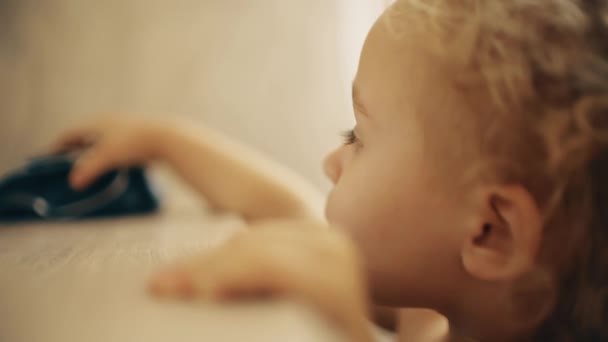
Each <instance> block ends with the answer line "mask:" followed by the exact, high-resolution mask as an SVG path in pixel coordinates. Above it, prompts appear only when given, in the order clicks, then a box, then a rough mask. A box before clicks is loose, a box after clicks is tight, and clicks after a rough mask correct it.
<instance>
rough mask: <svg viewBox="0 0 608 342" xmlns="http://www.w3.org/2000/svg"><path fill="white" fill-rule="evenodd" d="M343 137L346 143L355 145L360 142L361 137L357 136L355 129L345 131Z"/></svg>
mask: <svg viewBox="0 0 608 342" xmlns="http://www.w3.org/2000/svg"><path fill="white" fill-rule="evenodd" d="M342 137H343V138H344V145H353V144H356V143H358V142H359V138H357V135H356V134H355V130H354V129H349V130H348V131H345V132H344V133H342Z"/></svg>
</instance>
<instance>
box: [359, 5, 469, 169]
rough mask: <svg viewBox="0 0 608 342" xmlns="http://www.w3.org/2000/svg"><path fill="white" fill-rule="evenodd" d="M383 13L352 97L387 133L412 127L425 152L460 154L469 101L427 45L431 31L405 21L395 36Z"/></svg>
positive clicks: (450, 70) (442, 57)
mask: <svg viewBox="0 0 608 342" xmlns="http://www.w3.org/2000/svg"><path fill="white" fill-rule="evenodd" d="M388 15H390V12H385V14H383V16H382V17H380V18H379V19H378V21H377V22H376V23H375V24H374V26H373V27H372V29H371V31H370V33H369V35H368V37H367V39H366V41H365V44H364V47H363V51H362V53H361V59H360V63H359V69H358V72H357V77H356V80H355V84H356V87H357V96H358V97H359V98H360V100H361V102H362V103H363V105H364V106H365V108H366V109H367V111H368V112H369V116H370V117H372V118H374V119H375V121H376V122H379V123H380V124H381V125H384V126H385V127H387V129H392V130H396V129H401V130H403V129H408V130H410V131H411V130H412V129H414V130H416V131H417V132H415V133H417V135H420V137H421V139H422V144H423V145H424V147H425V149H426V151H427V152H428V151H429V150H430V151H432V152H433V154H435V155H440V156H442V157H441V158H444V157H443V156H446V155H447V154H449V155H452V156H461V155H462V154H463V153H465V146H463V145H465V144H464V143H461V141H460V140H461V139H459V138H460V137H462V136H468V135H469V133H470V132H469V131H470V130H472V129H473V127H474V125H472V123H473V122H472V121H471V120H474V117H475V116H474V115H472V111H473V110H472V109H473V108H472V106H471V103H470V101H469V98H468V97H465V96H463V93H464V92H463V90H461V89H459V88H457V86H456V82H455V69H454V66H453V65H454V64H453V63H451V61H450V59H449V56H447V55H442V54H440V53H438V52H437V50H436V49H434V48H431V47H429V46H430V45H432V44H431V43H430V42H431V41H433V40H435V39H436V37H434V36H433V33H431V31H430V30H425V29H424V26H421V25H420V24H419V23H415V24H414V23H412V24H411V29H409V28H408V22H407V21H406V22H405V23H401V29H402V32H401V33H400V34H395V33H394V32H393V31H392V30H391V29H390V27H389V23H390V21H389V20H387V16H388ZM404 20H411V19H404ZM412 126H416V127H412ZM467 154H468V152H467ZM449 158H451V157H445V158H444V159H446V160H445V161H447V159H449ZM455 158H456V157H455Z"/></svg>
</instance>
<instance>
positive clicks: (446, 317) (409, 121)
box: [55, 18, 542, 341]
mask: <svg viewBox="0 0 608 342" xmlns="http://www.w3.org/2000/svg"><path fill="white" fill-rule="evenodd" d="M428 38H429V37H427V36H425V35H424V33H421V32H419V33H417V34H412V35H410V36H407V37H402V38H400V39H395V38H394V37H393V36H392V35H391V33H390V32H389V30H388V29H387V28H386V26H385V23H384V21H383V20H382V18H381V19H380V20H379V21H378V22H377V23H376V25H374V27H373V28H372V30H371V32H370V34H369V36H368V38H367V40H366V43H365V47H364V49H363V52H362V55H361V60H360V66H359V70H358V73H357V76H356V79H355V82H354V92H353V93H354V99H353V100H354V101H353V102H354V109H355V110H354V112H355V117H356V121H357V125H356V127H355V129H354V132H353V134H352V135H351V136H350V138H349V141H348V143H347V144H345V145H344V146H341V147H340V148H338V149H337V150H336V151H334V152H332V153H331V154H330V155H329V156H328V157H327V160H326V162H325V165H324V168H325V171H326V173H327V175H328V177H329V178H330V179H331V180H332V182H333V183H334V185H335V186H334V189H333V190H332V191H331V193H330V195H329V198H328V201H327V207H326V210H325V214H326V218H327V222H328V223H329V226H330V228H331V229H326V227H327V223H322V221H321V220H319V219H318V216H319V213H318V212H317V211H316V209H315V205H316V203H319V201H320V199H319V198H318V195H316V194H315V192H314V191H313V190H310V189H311V187H309V186H308V185H306V183H305V182H303V181H301V180H299V179H298V177H297V176H294V175H293V174H291V173H290V172H289V171H287V170H285V169H284V168H282V167H281V166H279V165H278V164H276V163H273V162H271V161H269V160H268V159H266V158H264V157H262V156H261V155H259V154H257V153H255V152H254V151H251V150H249V149H247V148H245V147H243V146H240V145H238V144H236V143H234V142H232V141H230V140H229V139H227V138H225V137H223V136H222V135H220V134H219V133H217V132H213V131H211V130H209V129H203V131H202V133H195V132H194V131H192V130H191V129H186V128H183V127H184V126H180V125H179V124H173V125H166V124H162V123H158V122H143V121H139V120H135V119H132V120H131V119H129V120H126V121H125V120H124V119H120V120H118V119H116V120H112V119H109V120H103V121H102V122H98V123H93V124H90V125H86V126H83V127H78V128H76V129H74V130H71V131H70V132H67V133H66V134H64V135H63V136H62V137H61V138H60V139H59V140H58V142H57V143H56V145H55V149H56V150H59V149H64V148H66V147H73V146H75V145H83V144H88V143H92V147H91V149H89V152H88V154H87V155H85V156H84V157H83V158H82V159H81V161H80V162H79V163H78V166H77V167H76V168H75V170H74V171H73V173H72V175H71V182H72V185H73V186H74V187H76V188H83V187H86V185H87V184H88V183H90V182H91V181H92V180H93V179H94V178H95V177H97V176H98V175H100V174H101V173H103V171H106V170H108V169H111V168H115V167H121V166H128V165H134V164H140V163H145V162H148V161H151V160H163V161H166V162H168V163H169V165H171V166H172V167H173V168H174V169H175V170H176V172H177V173H178V174H180V175H181V176H182V177H183V178H184V179H185V180H187V181H188V182H189V184H190V185H191V186H192V187H193V188H195V189H196V190H198V191H199V192H200V193H201V194H202V195H204V196H205V197H206V198H207V200H208V201H209V202H210V203H211V204H212V205H214V206H216V207H218V208H220V209H225V210H231V211H237V212H240V213H242V214H243V215H244V217H245V218H246V219H247V220H248V221H249V222H251V223H252V229H251V230H250V231H249V232H247V233H244V234H240V235H238V236H236V237H235V238H234V240H232V241H231V242H229V243H228V244H226V245H224V246H221V247H219V248H217V249H215V250H213V251H211V252H208V253H205V254H204V255H201V256H199V257H197V258H194V259H193V260H188V261H185V262H183V263H181V264H180V265H178V266H176V267H174V268H172V269H169V270H167V271H166V272H162V273H161V274H159V275H158V276H157V277H155V278H154V279H153V280H152V285H151V287H152V289H153V290H154V292H155V293H157V294H159V295H164V296H170V297H188V298H190V297H201V298H211V299H226V298H228V299H234V298H235V297H237V298H240V297H248V296H252V295H253V296H259V295H278V296H284V295H288V296H295V297H299V298H302V299H304V300H306V301H308V302H310V303H311V304H312V305H313V306H315V307H317V308H319V309H320V310H321V312H323V313H325V314H326V315H327V316H328V317H329V318H330V319H332V320H333V321H335V322H336V323H337V324H338V325H339V326H340V327H341V328H342V329H343V330H344V331H345V332H346V333H347V334H348V335H349V336H350V339H351V340H355V341H367V340H371V334H370V331H369V330H368V327H367V326H366V324H365V323H364V322H365V317H367V316H368V311H370V310H369V309H368V307H371V308H372V309H371V311H372V313H373V314H374V316H375V318H376V319H377V320H378V322H379V323H381V324H383V325H385V326H394V327H398V328H399V337H400V340H402V341H469V340H479V341H484V340H487V341H503V340H504V341H509V340H518V341H520V340H523V339H524V338H525V337H526V335H527V334H528V333H529V332H530V330H531V329H533V328H534V326H535V324H536V323H537V322H536V321H533V320H529V319H521V320H520V319H517V318H518V317H515V316H514V315H513V314H511V313H508V312H505V310H504V309H503V308H504V307H505V306H506V305H507V304H508V303H510V302H509V299H508V298H509V297H508V294H509V291H510V290H511V288H512V286H513V284H515V282H516V281H517V280H518V279H519V278H521V277H522V276H524V275H525V274H527V273H528V272H529V271H531V270H532V269H533V267H534V266H535V259H536V257H537V253H538V250H539V248H540V240H541V239H540V238H541V235H542V224H541V220H540V217H541V216H540V212H539V209H538V208H537V206H536V203H535V202H534V200H533V198H532V196H531V195H530V194H529V193H528V191H527V190H526V189H525V188H524V187H522V186H520V185H518V184H473V185H469V186H468V187H467V188H458V189H459V191H456V190H455V189H456V188H457V187H453V188H452V187H449V186H445V184H447V183H449V182H457V180H458V177H459V175H461V174H462V173H463V172H464V168H462V166H460V165H453V168H451V169H450V170H445V168H443V167H442V168H440V167H438V165H440V164H437V162H436V161H437V160H438V156H437V155H436V153H437V152H436V151H434V150H433V148H431V147H430V146H429V145H428V144H427V140H428V138H429V135H430V134H435V133H436V132H445V131H446V130H445V127H439V126H436V127H431V126H430V124H429V122H434V123H437V122H441V120H438V119H437V118H438V117H426V119H429V118H430V119H431V120H426V119H425V117H424V116H441V115H444V112H445V111H446V110H448V109H450V110H453V109H454V108H456V107H457V106H463V104H460V103H459V101H458V93H457V92H456V91H455V90H454V89H452V88H450V87H449V79H447V78H446V76H445V73H444V71H445V70H447V65H446V62H445V61H444V60H442V59H440V58H438V57H437V56H435V55H433V54H431V53H430V52H429V51H426V50H425V41H426V39H428ZM443 66H445V67H446V69H444V68H443ZM459 109H461V110H462V111H465V110H466V108H464V107H461V108H459ZM439 118H440V117H439ZM130 120H131V121H130ZM91 136H94V139H93V140H92V141H90V139H89V138H90V137H91ZM437 139H445V142H444V144H454V142H453V141H450V140H449V137H448V136H445V135H441V136H438V137H437ZM449 146H450V145H446V150H449ZM442 150H444V149H442ZM192 156H196V158H193V157H192ZM210 165H212V166H210ZM446 171H450V172H446ZM236 179H238V183H239V186H238V187H236V186H234V183H235V182H234V180H236ZM463 189H465V190H463ZM260 198H263V199H264V200H263V201H261V200H260ZM260 203H263V205H261V204H260ZM277 218H280V219H287V220H280V221H276V219H277ZM269 220H270V221H269ZM334 228H335V229H334ZM272 246H274V247H272ZM270 247H271V248H270ZM320 256H322V264H323V267H322V268H320V267H319V264H321V262H320V259H319V258H320ZM269 275H270V276H269ZM310 279H314V281H311V280H310ZM370 304H371V305H370ZM419 308H428V309H430V310H423V309H419ZM398 310H400V311H398ZM438 312H440V313H441V315H440V314H439V313H438ZM397 316H400V318H401V319H398V318H397ZM520 318H521V317H520Z"/></svg>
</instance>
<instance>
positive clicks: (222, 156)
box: [158, 125, 323, 220]
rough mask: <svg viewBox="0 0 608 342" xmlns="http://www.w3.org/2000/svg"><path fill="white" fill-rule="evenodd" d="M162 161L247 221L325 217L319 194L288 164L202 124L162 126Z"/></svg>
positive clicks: (215, 202)
mask: <svg viewBox="0 0 608 342" xmlns="http://www.w3.org/2000/svg"><path fill="white" fill-rule="evenodd" d="M158 143H159V145H160V147H159V154H160V157H161V159H163V160H165V161H167V162H168V163H169V164H170V165H171V166H172V167H173V169H174V170H175V171H176V172H177V173H178V174H179V175H180V176H181V177H182V178H183V179H184V180H186V182H188V183H189V184H190V185H191V186H192V187H193V188H194V189H196V190H197V191H198V192H200V193H201V194H202V195H203V196H205V197H206V198H207V199H208V200H209V202H210V204H211V205H212V206H214V207H216V208H218V209H222V210H229V211H235V212H238V213H240V214H242V215H243V216H244V217H245V219H247V220H259V219H267V218H279V217H281V218H283V217H285V218H286V217H293V218H296V217H315V218H318V217H320V216H321V213H320V209H319V208H320V206H321V205H322V200H323V199H322V196H321V194H320V193H319V192H318V191H317V190H316V189H314V188H313V187H312V186H311V185H310V184H308V183H307V182H306V181H304V180H303V179H302V178H300V177H298V176H297V175H296V174H295V173H293V172H291V171H290V170H288V169H286V168H285V167H283V166H281V165H279V164H278V163H276V162H273V161H272V160H270V159H269V158H266V157H265V156H263V155H261V154H260V153H258V152H256V151H254V150H252V149H250V148H247V147H245V146H243V145H241V144H238V143H236V142H234V141H232V140H230V139H228V138H227V137H225V136H224V135H222V134H220V133H218V132H216V131H213V130H211V129H208V128H204V127H197V128H196V129H192V128H190V127H185V125H182V126H180V127H177V128H176V129H172V130H164V133H163V135H162V138H160V140H159V141H158Z"/></svg>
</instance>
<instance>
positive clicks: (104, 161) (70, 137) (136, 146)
mask: <svg viewBox="0 0 608 342" xmlns="http://www.w3.org/2000/svg"><path fill="white" fill-rule="evenodd" d="M161 135H162V125H161V124H159V123H157V122H151V121H144V120H136V119H128V118H118V117H115V118H113V119H104V120H99V121H95V122H91V123H89V124H86V125H82V126H77V127H73V128H72V129H70V130H68V131H66V132H64V133H63V134H61V135H60V136H59V137H58V138H57V139H56V141H55V142H54V143H53V144H52V147H51V152H52V153H59V152H62V151H66V150H71V149H75V148H83V147H87V150H86V152H85V153H84V154H83V155H82V156H81V157H80V159H79V160H78V161H77V162H76V165H75V167H74V169H73V170H72V172H71V174H70V184H71V185H72V186H73V187H74V188H76V189H83V188H85V187H86V186H87V185H89V184H90V183H92V182H93V181H94V180H95V179H96V178H97V177H99V176H101V175H102V174H104V173H105V172H107V171H110V170H111V169H114V168H118V167H128V166H133V165H138V164H143V163H145V162H147V161H149V160H151V159H153V158H155V157H156V154H157V153H158V146H159V142H158V140H159V138H160V136H161Z"/></svg>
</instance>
